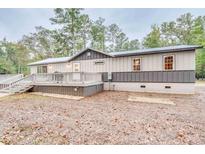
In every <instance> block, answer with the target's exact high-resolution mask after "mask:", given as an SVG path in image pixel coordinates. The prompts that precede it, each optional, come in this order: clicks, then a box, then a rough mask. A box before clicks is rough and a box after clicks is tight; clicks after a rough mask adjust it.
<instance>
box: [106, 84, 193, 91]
mask: <svg viewBox="0 0 205 154" xmlns="http://www.w3.org/2000/svg"><path fill="white" fill-rule="evenodd" d="M194 85H195V83H150V82H110V83H109V82H105V83H104V90H114V91H132V92H154V93H173V94H194V89H195V88H194V87H195V86H194Z"/></svg>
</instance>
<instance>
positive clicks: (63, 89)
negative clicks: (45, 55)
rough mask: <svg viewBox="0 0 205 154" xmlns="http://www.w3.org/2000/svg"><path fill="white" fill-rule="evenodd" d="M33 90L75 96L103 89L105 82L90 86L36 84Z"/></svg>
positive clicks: (94, 92) (90, 93) (88, 94)
mask: <svg viewBox="0 0 205 154" xmlns="http://www.w3.org/2000/svg"><path fill="white" fill-rule="evenodd" d="M31 91H32V92H43V93H53V94H62V95H73V96H91V95H93V94H96V93H98V92H101V91H103V83H100V84H95V85H88V86H58V85H51V86H49V85H34V87H33V88H32V90H31Z"/></svg>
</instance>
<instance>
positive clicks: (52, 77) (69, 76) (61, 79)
mask: <svg viewBox="0 0 205 154" xmlns="http://www.w3.org/2000/svg"><path fill="white" fill-rule="evenodd" d="M101 81H102V74H101V73H84V72H67V73H40V74H33V83H55V84H69V83H93V82H101Z"/></svg>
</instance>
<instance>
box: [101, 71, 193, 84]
mask: <svg viewBox="0 0 205 154" xmlns="http://www.w3.org/2000/svg"><path fill="white" fill-rule="evenodd" d="M103 81H104V82H106V81H107V79H106V78H105V75H104V78H103ZM112 82H153V83H154V82H156V83H194V82H195V71H194V70H184V71H146V72H112Z"/></svg>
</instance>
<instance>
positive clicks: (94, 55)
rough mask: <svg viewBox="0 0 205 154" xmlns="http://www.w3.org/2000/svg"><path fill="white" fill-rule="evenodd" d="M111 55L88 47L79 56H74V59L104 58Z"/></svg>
mask: <svg viewBox="0 0 205 154" xmlns="http://www.w3.org/2000/svg"><path fill="white" fill-rule="evenodd" d="M109 57H110V56H108V55H106V54H104V53H101V52H98V51H95V50H92V49H87V50H86V51H85V52H82V53H80V54H79V55H78V56H76V57H74V58H73V59H72V60H73V61H79V60H91V59H103V58H109Z"/></svg>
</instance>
